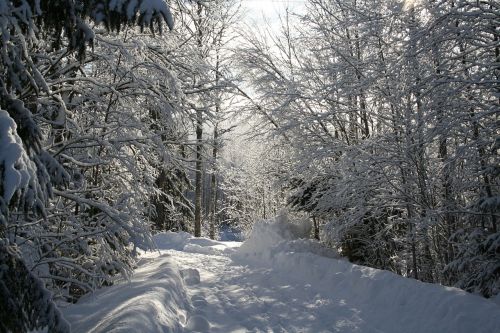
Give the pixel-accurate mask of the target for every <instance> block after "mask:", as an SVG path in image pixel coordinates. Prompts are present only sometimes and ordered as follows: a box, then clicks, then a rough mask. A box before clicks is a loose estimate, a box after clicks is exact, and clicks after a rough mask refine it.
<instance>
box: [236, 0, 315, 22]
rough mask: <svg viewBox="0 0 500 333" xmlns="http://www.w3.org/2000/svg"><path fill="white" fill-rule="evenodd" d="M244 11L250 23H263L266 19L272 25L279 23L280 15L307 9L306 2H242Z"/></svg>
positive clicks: (264, 0) (266, 0)
mask: <svg viewBox="0 0 500 333" xmlns="http://www.w3.org/2000/svg"><path fill="white" fill-rule="evenodd" d="M241 3H242V9H243V10H244V11H246V14H247V15H246V17H247V20H249V21H256V22H263V21H264V19H263V17H266V18H267V19H268V20H269V21H270V22H271V23H273V22H276V21H278V17H279V14H283V13H285V10H286V8H287V7H288V8H289V9H290V11H300V10H303V9H304V7H305V3H306V0H241Z"/></svg>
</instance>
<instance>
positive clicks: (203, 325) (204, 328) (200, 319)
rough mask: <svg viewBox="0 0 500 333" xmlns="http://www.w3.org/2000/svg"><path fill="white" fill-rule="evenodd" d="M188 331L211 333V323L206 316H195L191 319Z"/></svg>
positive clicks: (187, 327) (187, 326) (188, 323)
mask: <svg viewBox="0 0 500 333" xmlns="http://www.w3.org/2000/svg"><path fill="white" fill-rule="evenodd" d="M186 329H188V330H189V331H190V332H209V331H210V323H209V322H208V320H207V318H205V317H204V316H201V315H194V316H191V317H189V319H188V322H187V325H186Z"/></svg>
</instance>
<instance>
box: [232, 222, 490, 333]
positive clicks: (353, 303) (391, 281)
mask: <svg viewBox="0 0 500 333" xmlns="http://www.w3.org/2000/svg"><path fill="white" fill-rule="evenodd" d="M286 229H287V228H286V224H285V223H283V222H281V221H277V222H276V223H270V224H269V223H267V224H266V223H261V224H257V225H256V226H255V227H254V229H253V230H252V233H251V234H250V236H249V238H248V240H247V241H246V242H245V243H244V244H243V245H242V246H241V248H240V249H239V251H238V252H237V253H236V254H235V255H233V258H234V260H238V261H240V262H247V263H249V264H250V265H259V266H267V267H270V268H272V269H273V270H275V271H279V272H280V273H281V274H283V275H285V276H289V277H290V278H291V279H294V280H302V281H309V282H310V283H311V284H312V285H313V286H314V287H315V289H316V290H321V291H322V292H323V293H325V294H328V295H333V296H334V297H335V299H336V300H337V301H338V302H340V303H342V302H343V303H345V304H348V305H349V307H351V309H355V310H356V312H357V313H358V315H359V319H360V321H363V322H365V323H369V324H370V326H371V327H372V328H373V331H375V332H450V333H452V332H453V333H455V332H464V333H470V332H476V333H479V332H484V333H492V332H500V307H499V306H498V305H497V304H495V303H493V302H492V301H490V300H486V299H484V298H482V297H479V296H475V295H471V294H469V293H467V292H465V291H463V290H461V289H457V288H450V287H443V286H440V285H436V284H429V283H423V282H420V281H416V280H414V279H408V278H404V277H401V276H399V275H396V274H394V273H391V272H388V271H383V270H378V269H373V268H369V267H365V266H359V265H354V264H352V263H350V262H348V261H346V260H344V259H340V258H339V257H337V258H335V253H333V252H330V253H328V250H326V249H321V247H318V244H317V243H315V242H314V241H311V240H304V239H303V240H293V237H294V235H293V233H291V232H290V231H287V230H286ZM271 235H273V236H277V235H282V238H281V241H280V242H278V243H277V244H276V237H270V236H271ZM283 235H284V237H283ZM346 331H349V330H346Z"/></svg>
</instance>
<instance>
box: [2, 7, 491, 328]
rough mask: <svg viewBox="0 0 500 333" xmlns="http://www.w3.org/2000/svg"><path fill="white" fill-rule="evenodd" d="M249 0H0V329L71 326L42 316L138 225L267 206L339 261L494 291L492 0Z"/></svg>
mask: <svg viewBox="0 0 500 333" xmlns="http://www.w3.org/2000/svg"><path fill="white" fill-rule="evenodd" d="M247 2H252V0H86V1H80V0H6V1H4V0H2V1H0V331H1V332H4V331H5V332H30V331H33V330H36V329H43V328H47V329H48V332H69V331H70V327H69V324H68V323H67V322H66V321H65V319H64V318H63V315H62V313H61V311H60V310H59V308H58V306H57V304H59V302H65V303H75V302H77V301H78V300H79V299H80V298H81V297H82V296H84V295H87V294H89V293H92V292H94V291H95V290H98V289H99V288H103V287H107V286H111V285H113V284H114V283H115V281H116V279H117V277H123V278H130V277H131V276H132V275H133V272H134V269H135V268H136V264H137V256H138V253H139V252H141V251H145V250H151V249H155V247H156V245H155V241H154V235H155V234H158V233H160V232H166V231H184V232H189V233H192V234H193V235H194V236H196V237H200V236H204V237H208V238H210V239H212V240H218V239H221V237H223V236H224V235H225V234H226V233H227V231H228V230H230V231H231V232H235V231H236V233H237V235H238V236H235V237H242V238H244V237H245V236H244V235H245V234H248V232H249V231H250V230H251V229H252V226H253V225H254V223H255V222H258V221H260V220H266V219H269V218H272V217H273V216H275V215H277V214H279V212H280V211H281V210H282V209H283V208H286V209H287V210H288V211H289V214H290V215H293V216H297V217H300V218H301V219H304V220H308V221H310V222H311V223H312V225H313V228H312V230H311V233H310V235H309V236H310V238H315V239H316V240H318V241H319V242H320V243H321V244H323V246H326V247H329V248H331V249H335V250H336V251H338V253H339V254H340V255H341V256H342V257H344V258H346V259H347V260H348V261H350V262H352V263H355V264H358V265H363V266H368V267H372V268H376V269H381V270H386V271H390V272H393V273H395V274H398V275H401V276H403V277H407V278H412V279H415V280H419V281H422V282H428V283H433V284H440V285H444V286H452V287H457V288H461V289H463V290H465V291H467V292H470V293H473V294H476V295H481V296H482V297H485V298H493V297H495V296H496V295H497V294H499V292H500V177H499V176H500V157H499V152H500V126H499V124H500V119H499V116H500V3H499V2H498V1H496V0H481V1H476V0H420V1H417V0H415V1H411V0H407V1H403V0H345V1H339V0H304V1H295V2H300V3H301V5H300V7H296V8H300V10H295V11H294V10H293V8H292V9H288V8H287V9H286V10H284V11H282V12H280V13H279V15H277V18H276V19H275V20H274V21H273V22H267V23H266V22H263V21H259V22H253V23H251V22H252V21H249V20H246V19H244V17H245V14H246V12H248V7H246V5H245V4H246V3H247ZM271 2H274V1H272V0H271V1H270V3H271ZM238 240H242V239H238ZM13 314H14V315H13Z"/></svg>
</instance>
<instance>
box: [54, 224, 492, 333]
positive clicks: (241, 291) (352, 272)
mask: <svg viewBox="0 0 500 333" xmlns="http://www.w3.org/2000/svg"><path fill="white" fill-rule="evenodd" d="M305 232H307V228H300V227H297V226H295V225H294V226H291V225H290V224H289V223H288V222H286V221H282V220H278V221H275V222H273V223H270V222H267V223H260V224H257V225H256V226H255V227H254V230H253V232H252V233H251V235H250V236H249V238H248V240H247V241H246V242H245V243H243V245H241V243H238V242H217V241H212V240H209V239H205V238H198V239H197V238H193V237H191V236H190V235H189V234H186V233H170V232H168V233H164V234H160V235H157V236H156V242H157V245H158V248H159V251H158V252H155V253H146V254H144V255H143V256H142V259H141V261H140V262H139V264H138V268H137V271H136V273H135V274H134V276H133V278H132V279H131V281H130V282H122V283H120V284H117V285H115V286H112V287H108V288H105V289H102V290H99V291H97V292H96V293H94V294H93V295H89V296H87V297H85V298H84V299H82V300H81V301H80V302H79V303H78V304H76V305H72V306H69V307H68V308H66V309H63V311H64V313H65V315H66V317H67V319H68V321H69V322H70V323H71V324H72V327H73V331H74V332H77V333H78V332H144V333H146V332H314V333H316V332H398V333H400V332H407V333H410V332H426V333H427V332H443V333H444V332H450V333H451V332H453V333H456V332H464V333H465V332H467V333H471V332H477V333H480V332H484V333H493V332H500V306H498V305H497V304H495V303H493V302H491V301H489V300H486V299H483V298H481V297H477V296H474V295H470V294H467V293H465V292H463V291H461V290H458V289H455V288H446V287H441V286H438V285H431V284H425V283H421V282H418V281H415V280H412V279H406V278H403V277H400V276H397V275H395V274H392V273H389V272H385V271H380V270H376V269H371V268H367V267H362V266H357V265H353V264H351V263H348V262H346V261H344V260H342V259H339V258H338V256H337V255H336V253H335V252H334V251H331V250H328V249H325V248H322V247H321V246H320V245H319V244H318V243H315V242H314V241H311V240H304V239H297V238H298V237H300V236H301V235H302V234H303V233H305ZM240 245H241V246H240Z"/></svg>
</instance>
